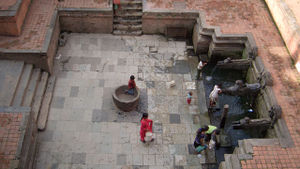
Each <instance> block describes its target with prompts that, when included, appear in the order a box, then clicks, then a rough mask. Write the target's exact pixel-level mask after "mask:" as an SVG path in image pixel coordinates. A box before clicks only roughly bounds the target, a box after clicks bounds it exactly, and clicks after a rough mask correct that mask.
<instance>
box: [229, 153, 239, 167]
mask: <svg viewBox="0 0 300 169" xmlns="http://www.w3.org/2000/svg"><path fill="white" fill-rule="evenodd" d="M230 162H231V166H232V168H234V169H235V168H241V163H240V160H239V159H238V156H237V155H236V154H231V155H230Z"/></svg>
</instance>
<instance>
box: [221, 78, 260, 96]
mask: <svg viewBox="0 0 300 169" xmlns="http://www.w3.org/2000/svg"><path fill="white" fill-rule="evenodd" d="M260 88H261V85H260V84H259V83H253V84H247V83H243V81H242V80H237V81H235V84H234V85H233V86H230V87H228V88H225V89H222V93H223V94H228V95H237V96H243V95H256V94H257V93H258V92H259V90H260Z"/></svg>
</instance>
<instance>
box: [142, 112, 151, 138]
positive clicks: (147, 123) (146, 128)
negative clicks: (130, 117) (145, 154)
mask: <svg viewBox="0 0 300 169" xmlns="http://www.w3.org/2000/svg"><path fill="white" fill-rule="evenodd" d="M152 124H153V121H152V120H150V119H148V113H143V116H142V118H141V129H140V136H141V142H143V143H145V142H146V141H145V136H146V132H152ZM153 140H154V139H152V140H151V141H153Z"/></svg>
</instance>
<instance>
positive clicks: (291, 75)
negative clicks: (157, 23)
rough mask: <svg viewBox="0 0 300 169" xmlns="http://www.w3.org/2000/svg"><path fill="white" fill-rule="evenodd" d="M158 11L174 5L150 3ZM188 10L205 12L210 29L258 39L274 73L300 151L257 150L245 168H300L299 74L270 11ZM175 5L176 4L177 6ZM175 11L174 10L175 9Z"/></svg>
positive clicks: (220, 3) (232, 3) (244, 5)
mask: <svg viewBox="0 0 300 169" xmlns="http://www.w3.org/2000/svg"><path fill="white" fill-rule="evenodd" d="M150 1H151V2H153V3H152V4H151V5H153V4H154V5H153V6H152V7H153V8H154V7H155V8H166V7H170V5H172V2H175V0H174V1H172V0H171V1H163V2H158V0H150ZM183 2H184V3H186V9H196V10H201V11H203V12H205V14H206V21H207V23H208V24H209V25H213V26H220V28H221V31H222V32H223V33H232V34H238V33H245V32H251V33H252V34H253V35H254V38H255V40H256V43H257V46H258V56H260V57H261V58H262V60H263V62H264V64H265V66H266V67H267V69H268V70H269V71H270V72H271V74H272V76H273V78H274V82H275V85H274V86H273V89H274V91H275V94H276V98H277V100H278V102H279V104H280V105H281V107H282V110H283V112H284V114H283V117H284V119H285V121H286V123H287V126H288V128H289V131H290V134H291V136H292V138H293V140H294V142H295V145H296V147H294V148H288V149H284V148H281V147H270V146H265V147H254V158H253V160H249V161H243V162H242V165H243V168H299V167H300V163H299V161H298V159H299V157H300V147H299V143H300V130H299V129H300V123H299V120H300V117H299V114H300V104H299V100H300V99H299V98H300V94H299V93H300V89H299V88H300V87H299V79H300V77H299V74H297V72H296V69H295V68H294V67H292V65H293V64H292V62H291V60H290V56H289V53H288V52H287V50H286V47H285V44H284V42H283V40H282V39H281V36H280V33H279V32H278V30H277V28H276V26H275V24H274V23H273V20H272V18H271V16H270V14H269V12H268V9H267V7H266V5H265V3H264V1H262V0H252V1H239V0H201V1H193V0H186V1H183ZM173 5H174V4H173ZM173 7H174V6H173Z"/></svg>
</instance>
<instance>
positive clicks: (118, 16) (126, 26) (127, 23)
mask: <svg viewBox="0 0 300 169" xmlns="http://www.w3.org/2000/svg"><path fill="white" fill-rule="evenodd" d="M114 12H115V14H114V25H113V29H114V30H113V34H114V35H131V36H139V35H142V16H143V1H142V0H124V1H121V4H120V5H119V7H118V9H115V11H114Z"/></svg>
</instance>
